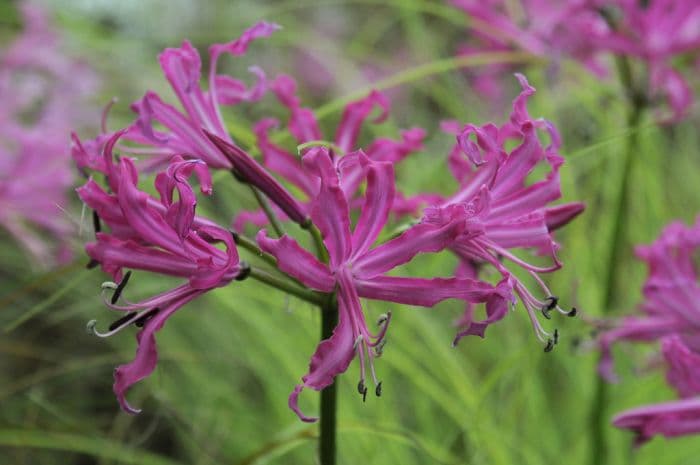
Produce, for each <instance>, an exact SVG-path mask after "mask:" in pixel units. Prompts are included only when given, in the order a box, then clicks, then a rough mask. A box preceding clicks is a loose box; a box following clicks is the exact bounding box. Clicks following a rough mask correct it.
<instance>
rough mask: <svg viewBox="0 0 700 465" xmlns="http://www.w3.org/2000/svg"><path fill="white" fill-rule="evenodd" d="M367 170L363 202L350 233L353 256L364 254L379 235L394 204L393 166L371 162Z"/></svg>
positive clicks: (386, 163) (387, 163)
mask: <svg viewBox="0 0 700 465" xmlns="http://www.w3.org/2000/svg"><path fill="white" fill-rule="evenodd" d="M366 162H367V163H368V164H369V169H368V171H367V191H366V192H365V203H364V205H363V206H362V210H361V211H360V218H359V219H358V220H357V224H356V226H355V231H354V232H353V235H352V250H353V257H359V256H362V255H363V254H365V252H367V250H368V249H369V248H370V247H371V246H372V244H373V243H374V241H375V240H376V239H377V237H379V233H380V232H381V231H382V229H383V228H384V225H385V224H386V222H387V220H388V219H389V212H390V211H391V208H392V207H393V205H394V193H395V186H394V182H395V181H394V167H393V165H392V164H391V163H389V162H371V161H369V160H366Z"/></svg>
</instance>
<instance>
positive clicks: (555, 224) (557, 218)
mask: <svg viewBox="0 0 700 465" xmlns="http://www.w3.org/2000/svg"><path fill="white" fill-rule="evenodd" d="M585 208H586V205H585V204H584V203H581V202H570V203H564V204H562V205H557V206H555V207H548V208H547V209H546V211H545V220H546V222H547V229H549V230H550V231H554V230H555V229H559V228H561V227H562V226H565V225H566V224H568V223H569V222H570V221H571V220H573V219H574V218H576V217H577V216H578V215H580V214H581V213H583V210H584V209H585Z"/></svg>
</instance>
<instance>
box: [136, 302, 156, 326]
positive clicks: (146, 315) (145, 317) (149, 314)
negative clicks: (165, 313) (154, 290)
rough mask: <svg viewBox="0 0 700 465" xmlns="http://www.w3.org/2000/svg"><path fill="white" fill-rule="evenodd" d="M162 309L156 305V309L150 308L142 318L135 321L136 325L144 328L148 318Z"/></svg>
mask: <svg viewBox="0 0 700 465" xmlns="http://www.w3.org/2000/svg"><path fill="white" fill-rule="evenodd" d="M159 311H160V308H158V307H155V308H154V309H152V310H150V311H149V312H148V313H145V314H144V315H143V316H142V317H141V318H139V319H138V320H136V321H134V326H136V327H137V328H143V325H145V324H146V323H147V322H148V320H150V319H151V318H153V317H154V316H156V313H158V312H159Z"/></svg>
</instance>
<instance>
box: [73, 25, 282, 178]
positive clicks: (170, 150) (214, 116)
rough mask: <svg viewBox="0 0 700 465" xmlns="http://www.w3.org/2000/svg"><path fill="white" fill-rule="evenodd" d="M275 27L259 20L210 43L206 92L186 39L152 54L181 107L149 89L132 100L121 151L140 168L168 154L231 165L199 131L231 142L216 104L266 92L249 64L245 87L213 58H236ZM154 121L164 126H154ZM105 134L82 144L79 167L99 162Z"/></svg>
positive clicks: (214, 164) (264, 80)
mask: <svg viewBox="0 0 700 465" xmlns="http://www.w3.org/2000/svg"><path fill="white" fill-rule="evenodd" d="M277 29H279V26H278V25H276V24H273V23H266V22H260V23H257V24H255V25H254V26H252V27H250V28H248V29H247V30H246V31H244V32H243V34H242V35H241V36H240V37H239V38H237V39H235V40H233V41H231V42H228V43H225V44H214V45H212V46H211V47H210V48H209V72H208V90H206V91H205V90H203V89H202V86H201V84H200V80H201V77H202V76H201V74H202V60H201V58H200V56H199V52H198V51H197V49H196V48H194V47H193V46H192V44H191V43H190V42H189V41H184V42H183V43H182V46H181V47H180V48H168V49H165V50H164V51H163V52H162V53H161V54H160V55H159V57H158V59H159V62H160V66H161V68H162V70H163V74H164V75H165V77H166V79H167V80H168V82H169V83H170V86H171V87H172V89H173V91H174V92H175V95H176V96H177V98H178V100H179V102H180V104H181V106H182V110H179V109H178V108H176V107H175V106H173V105H170V104H169V103H166V102H164V101H163V99H161V97H160V96H159V95H158V94H157V93H155V92H152V91H149V92H147V93H146V94H145V95H144V96H143V97H142V98H141V99H140V100H138V101H137V102H134V103H133V104H132V106H131V108H132V110H133V111H134V112H135V113H136V114H137V120H136V123H135V124H133V125H132V126H131V127H130V128H129V130H128V132H127V133H126V134H125V136H124V139H125V140H128V141H130V142H133V143H136V144H137V146H133V145H129V146H122V147H120V148H121V149H122V151H124V152H126V153H130V154H133V155H139V156H145V157H147V160H148V162H147V164H146V165H145V167H146V169H155V168H157V167H160V166H163V165H167V163H168V161H169V160H170V159H171V158H172V157H173V156H174V155H182V156H185V157H186V158H196V159H199V160H203V161H204V162H206V164H207V165H208V166H209V167H210V168H221V169H231V168H232V167H233V166H232V165H231V162H230V160H228V159H227V158H226V157H225V156H224V155H223V154H222V153H221V152H220V151H219V150H218V149H217V148H216V146H215V145H214V144H213V143H212V142H211V141H210V140H209V139H208V138H207V137H206V136H205V135H204V133H203V132H202V129H206V130H207V131H209V132H211V133H212V134H215V135H216V136H218V137H220V138H221V139H223V140H225V141H227V142H233V141H232V139H231V137H230V135H229V132H228V130H227V129H226V124H225V122H224V120H223V118H222V115H221V108H220V106H221V105H235V104H238V103H240V102H253V101H256V100H259V99H260V98H261V97H262V96H263V95H264V94H265V92H266V90H267V85H268V83H267V78H266V77H265V73H264V72H263V71H262V69H260V68H258V67H252V68H250V71H251V73H252V74H253V75H254V76H255V77H256V79H257V82H256V83H255V84H254V85H253V86H251V87H248V86H246V84H245V83H244V82H242V81H240V80H238V79H234V78H232V77H230V76H227V75H222V74H218V73H217V66H218V61H219V58H220V57H221V56H222V55H224V54H227V53H228V54H230V55H232V56H235V57H238V56H242V55H244V54H245V53H246V51H247V49H248V47H249V45H250V43H251V42H253V41H254V40H255V39H258V38H261V37H268V36H270V35H271V34H272V33H273V32H274V31H275V30H277ZM155 123H158V124H159V125H161V126H162V127H164V128H165V130H164V131H161V130H158V129H156V127H154V126H155ZM108 136H109V134H107V135H103V136H101V137H99V138H98V139H97V140H96V141H93V142H92V143H90V144H86V149H87V152H86V153H85V158H83V159H78V160H77V162H78V165H79V166H87V167H92V165H93V163H100V160H101V151H100V149H101V147H102V145H103V144H104V142H105V140H106V139H107V138H108Z"/></svg>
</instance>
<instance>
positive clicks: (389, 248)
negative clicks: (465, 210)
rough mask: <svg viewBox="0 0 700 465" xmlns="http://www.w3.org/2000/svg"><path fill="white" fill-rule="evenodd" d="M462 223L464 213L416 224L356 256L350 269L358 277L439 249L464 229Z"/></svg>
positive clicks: (389, 267)
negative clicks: (442, 220) (435, 221)
mask: <svg viewBox="0 0 700 465" xmlns="http://www.w3.org/2000/svg"><path fill="white" fill-rule="evenodd" d="M464 226H465V224H464V220H463V217H462V218H460V217H459V216H456V217H454V218H452V219H449V220H448V221H446V222H445V223H443V224H438V225H436V224H432V223H420V224H417V225H415V226H413V227H411V228H409V229H408V230H406V231H405V232H404V233H403V234H401V235H400V236H399V237H396V238H394V239H391V240H390V241H387V242H385V243H384V244H382V245H380V246H378V247H376V248H374V249H372V250H370V251H369V252H367V253H365V254H363V255H362V256H360V257H358V258H357V259H356V260H355V261H354V263H353V271H354V273H355V274H356V275H357V276H359V277H362V278H370V277H372V276H376V275H379V274H383V273H385V272H387V271H389V270H391V269H393V268H396V267H397V266H399V265H402V264H404V263H407V262H409V261H410V260H411V259H412V258H413V257H415V256H416V255H417V254H419V253H425V252H433V253H434V252H439V251H441V250H443V249H445V248H447V247H449V246H450V244H452V242H454V240H455V238H456V237H457V236H458V235H459V234H461V233H462V231H464Z"/></svg>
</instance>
